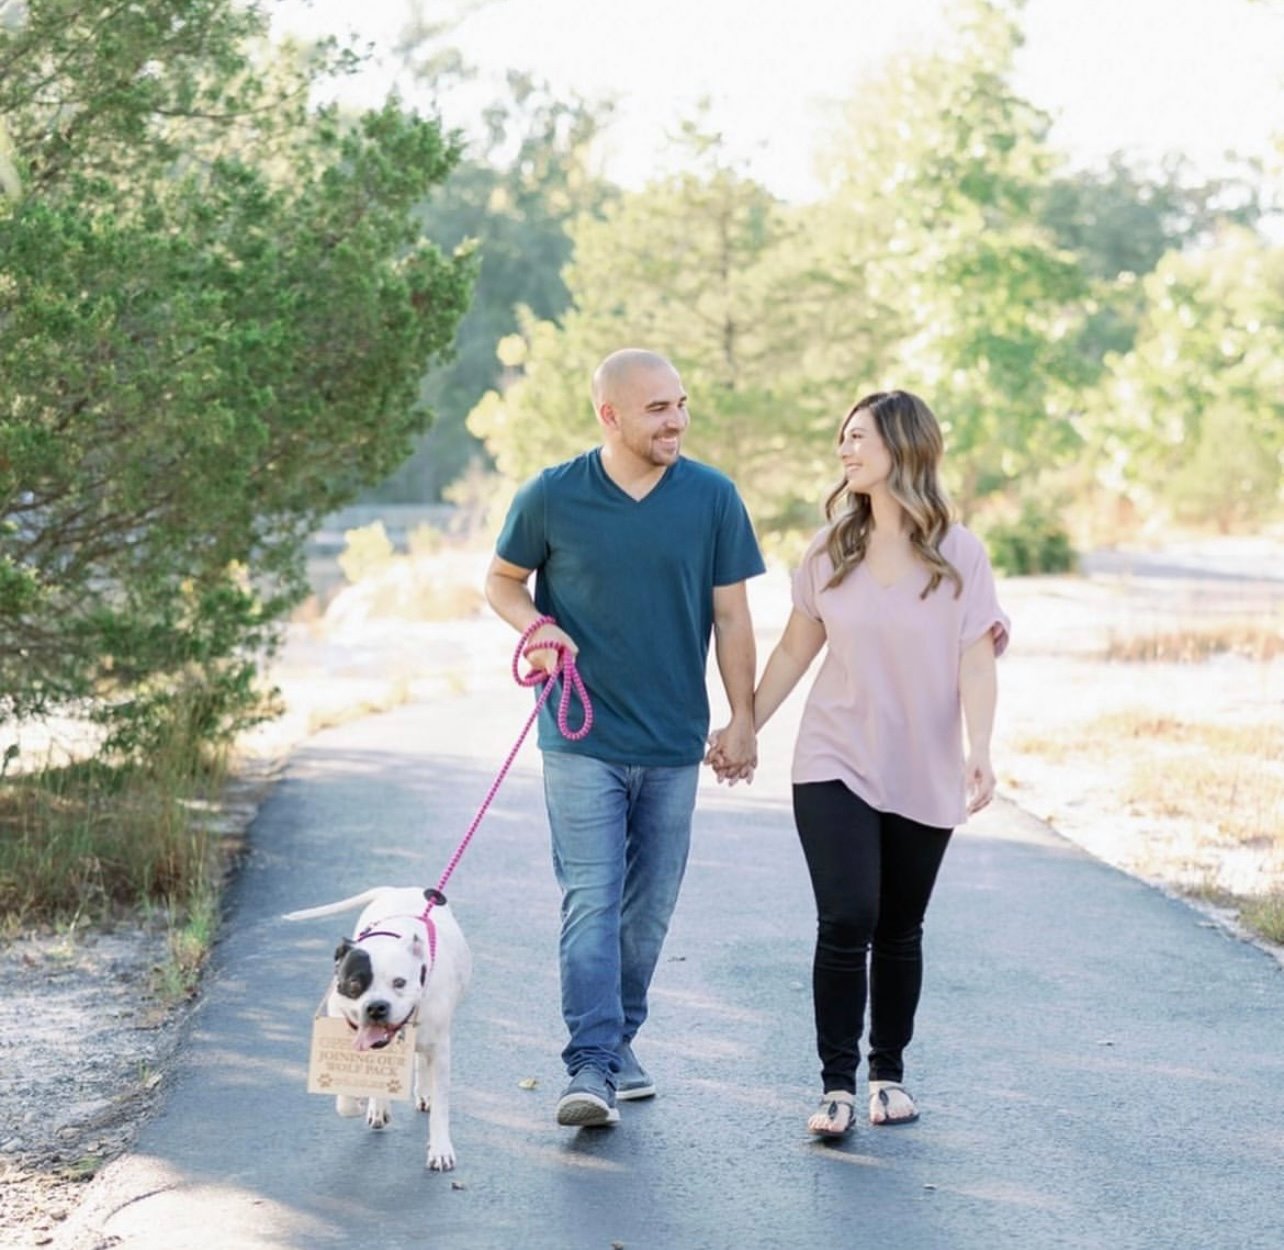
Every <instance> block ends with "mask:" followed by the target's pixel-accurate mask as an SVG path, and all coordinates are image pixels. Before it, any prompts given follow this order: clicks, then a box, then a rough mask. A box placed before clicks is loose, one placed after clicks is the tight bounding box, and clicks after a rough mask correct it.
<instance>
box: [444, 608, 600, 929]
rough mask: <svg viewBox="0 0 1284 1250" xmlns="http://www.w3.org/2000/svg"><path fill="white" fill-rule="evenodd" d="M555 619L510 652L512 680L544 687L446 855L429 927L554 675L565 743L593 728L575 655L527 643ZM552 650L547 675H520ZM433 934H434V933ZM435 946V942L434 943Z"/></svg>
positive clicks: (528, 631) (535, 625) (537, 671)
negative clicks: (574, 707) (576, 719)
mask: <svg viewBox="0 0 1284 1250" xmlns="http://www.w3.org/2000/svg"><path fill="white" fill-rule="evenodd" d="M556 623H557V622H556V621H554V620H553V618H552V617H551V616H541V617H540V618H539V619H538V620H535V621H532V622H531V623H530V624H529V625H528V626H527V627H526V628H525V629H524V630H523V631H522V636H521V637H520V638H519V639H518V640H517V649H516V650H515V651H514V652H513V680H514V681H515V682H516V683H517V684H518V685H519V686H538V685H539V684H540V683H541V682H543V683H544V689H543V690H542V691H540V696H539V698H538V699H536V701H535V707H534V709H533V710H532V712H531V714H530V715H529V716H528V717H527V718H526V724H525V725H523V726H522V732H521V733H520V734H518V735H517V741H516V742H514V743H513V747H512V750H510V751H509V753H508V758H507V759H506V760H505V761H504V763H503V765H502V766H501V767H500V770H499V772H498V773H497V774H496V775H495V780H494V781H492V782H491V783H490V789H489V790H488V791H487V792H486V797H485V798H484V799H483V800H482V804H481V806H480V807H479V808H478V809H477V814H476V815H475V816H474V817H473V820H472V824H470V825H469V826H468V832H467V833H465V834H464V836H463V838H462V840H461V841H460V843H459V845H458V846H457V847H456V848H455V853H454V854H453V855H452V856H451V857H450V862H449V863H448V864H447V865H446V871H445V872H443V873H442V874H441V879H440V880H439V881H438V882H437V889H436V891H435V892H433V893H431V894H429V897H428V906H427V907H425V908H424V912H423V915H422V916H421V917H420V919H422V920H423V922H424V924H425V925H426V926H428V927H429V928H430V929H431V922H430V921H429V919H428V913H429V912H430V911H432V909H433V907H434V906H435V905H436V904H437V903H438V902H444V901H445V898H444V895H443V894H442V891H443V890H444V889H445V887H446V882H447V881H449V880H450V875H451V873H453V872H454V871H455V868H456V866H457V865H458V864H459V861H460V860H461V859H462V858H463V856H464V852H465V851H466V850H467V849H468V844H469V842H471V841H472V839H473V834H474V833H476V832H477V826H478V825H480V824H481V822H482V817H483V816H485V815H486V809H487V808H489V807H490V805H491V802H492V800H493V799H494V798H495V795H496V794H498V793H499V787H500V785H501V784H502V783H503V780H504V778H505V777H506V776H507V775H508V770H509V769H510V768H511V767H512V764H513V760H514V759H516V758H517V752H518V751H520V750H521V747H522V743H523V742H525V741H526V735H527V734H528V733H530V731H531V726H532V725H533V724H534V723H535V720H536V718H537V717H538V716H539V714H540V710H541V709H542V708H543V706H544V704H545V703H547V702H548V700H549V696H550V695H551V694H552V693H553V687H554V686H555V685H556V684H557V678H558V677H560V678H561V679H562V697H561V700H560V701H559V702H558V705H557V729H558V732H559V733H560V734H561V735H562V737H563V738H565V739H566V740H567V741H568V742H578V741H579V740H580V739H581V738H583V737H584V736H585V735H586V734H587V733H588V731H589V730H590V729H592V728H593V704H592V703H591V702H589V695H588V690H587V689H586V688H585V686H584V680H583V678H581V677H580V673H579V669H577V668H576V667H575V657H574V656H573V655H572V654H571V652H570V650H569V648H568V647H567V646H566V644H565V643H564V642H552V641H550V642H534V643H533V642H531V641H530V638H531V635H532V634H534V632H535V631H536V630H537V629H539V628H540V627H541V626H544V625H555V624H556ZM549 649H552V650H554V651H556V652H557V665H556V667H555V668H554V671H553V673H552V674H551V675H550V674H549V673H548V672H547V671H546V670H544V669H542V668H534V667H532V668H531V670H530V671H529V672H528V673H527V674H526V675H525V676H524V677H523V676H522V674H521V673H520V672H519V671H518V669H519V667H520V665H521V662H522V660H524V659H529V658H530V656H531V654H532V652H535V651H546V650H549ZM572 693H574V694H575V695H576V696H577V697H578V698H579V701H580V706H581V707H583V709H584V720H583V722H582V723H581V725H580V727H579V728H578V729H572V728H571V727H570V721H569V716H570V710H571V695H572ZM434 936H435V935H434ZM434 945H435V943H434Z"/></svg>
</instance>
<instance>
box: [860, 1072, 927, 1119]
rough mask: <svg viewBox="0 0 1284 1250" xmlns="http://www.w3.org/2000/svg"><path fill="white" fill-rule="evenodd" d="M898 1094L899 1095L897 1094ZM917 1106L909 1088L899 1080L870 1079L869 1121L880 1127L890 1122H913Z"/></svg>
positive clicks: (916, 1115) (915, 1117)
mask: <svg viewBox="0 0 1284 1250" xmlns="http://www.w3.org/2000/svg"><path fill="white" fill-rule="evenodd" d="M898 1095H899V1096H898ZM917 1119H918V1107H917V1106H915V1105H914V1099H913V1098H912V1097H911V1096H910V1092H909V1090H907V1089H906V1088H905V1086H904V1085H902V1084H901V1083H900V1082H899V1081H870V1083H869V1122H870V1123H871V1124H877V1125H879V1126H880V1127H881V1126H883V1125H891V1124H913V1123H914V1121H915V1120H917Z"/></svg>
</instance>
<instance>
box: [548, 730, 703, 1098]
mask: <svg viewBox="0 0 1284 1250" xmlns="http://www.w3.org/2000/svg"><path fill="white" fill-rule="evenodd" d="M699 773H700V765H699V764H689V765H684V766H682V767H679V768H647V767H640V766H635V765H628V764H607V763H605V762H603V761H602V760H595V759H592V758H590V757H589V756H586V755H571V754H569V753H566V752H558V751H546V752H545V753H544V799H545V802H546V804H547V806H548V823H549V828H550V830H551V831H552V835H553V871H554V872H555V873H556V874H557V883H558V885H560V886H561V887H562V939H561V961H560V962H561V973H562V1017H563V1019H564V1020H565V1021H566V1027H567V1029H568V1030H569V1032H570V1041H569V1042H568V1043H567V1045H566V1049H565V1050H563V1051H562V1058H563V1060H564V1061H565V1063H566V1069H567V1071H568V1072H569V1073H570V1074H571V1075H572V1076H574V1075H575V1073H576V1072H578V1071H579V1070H580V1069H581V1068H583V1067H594V1068H598V1069H600V1070H601V1071H602V1072H604V1073H608V1074H610V1075H612V1076H613V1075H614V1073H615V1072H616V1070H617V1067H618V1062H617V1059H616V1052H617V1051H618V1049H619V1047H620V1044H621V1043H622V1042H631V1041H632V1040H633V1037H634V1035H635V1034H636V1033H637V1031H638V1029H640V1028H641V1027H642V1022H643V1021H644V1020H645V1019H646V996H647V989H648V987H649V986H650V984H651V974H652V973H653V972H654V971H655V965H656V963H657V962H658V961H659V958H660V948H661V946H663V945H664V937H665V934H666V933H667V932H668V928H669V918H670V917H671V916H672V915H673V907H674V904H675V903H676V902H677V901H678V889H679V887H680V886H681V885H682V874H683V873H684V872H685V871H686V865H687V850H688V848H689V847H690V844H691V814H692V812H693V810H694V809H695V796H696V784H697V782H698V780H699Z"/></svg>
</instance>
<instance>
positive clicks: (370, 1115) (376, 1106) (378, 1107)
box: [366, 1098, 392, 1128]
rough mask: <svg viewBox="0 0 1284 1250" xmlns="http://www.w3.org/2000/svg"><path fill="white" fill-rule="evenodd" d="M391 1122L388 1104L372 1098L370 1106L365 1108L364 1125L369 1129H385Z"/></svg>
mask: <svg viewBox="0 0 1284 1250" xmlns="http://www.w3.org/2000/svg"><path fill="white" fill-rule="evenodd" d="M391 1121H392V1110H391V1108H389V1106H388V1104H387V1103H383V1102H380V1101H379V1100H378V1099H377V1098H372V1099H371V1100H370V1105H369V1106H368V1107H367V1108H366V1123H367V1124H368V1125H370V1127H371V1128H387V1127H388V1125H389V1123H390V1122H391Z"/></svg>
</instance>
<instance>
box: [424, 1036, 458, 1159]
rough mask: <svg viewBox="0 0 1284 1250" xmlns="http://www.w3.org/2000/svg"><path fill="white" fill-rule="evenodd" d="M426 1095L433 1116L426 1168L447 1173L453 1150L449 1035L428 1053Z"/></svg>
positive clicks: (430, 1122) (429, 1131)
mask: <svg viewBox="0 0 1284 1250" xmlns="http://www.w3.org/2000/svg"><path fill="white" fill-rule="evenodd" d="M426 1062H427V1065H428V1075H429V1082H428V1091H429V1093H428V1096H429V1099H430V1100H431V1106H432V1117H431V1119H430V1120H429V1121H428V1167H429V1168H430V1169H431V1170H432V1171H434V1172H450V1171H452V1170H453V1169H454V1166H455V1147H454V1144H453V1143H452V1142H451V1140H450V1036H449V1034H447V1035H446V1036H444V1037H442V1038H441V1039H440V1040H438V1041H437V1042H436V1043H434V1044H433V1046H432V1047H431V1048H430V1049H429V1050H428V1052H427V1055H426Z"/></svg>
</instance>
